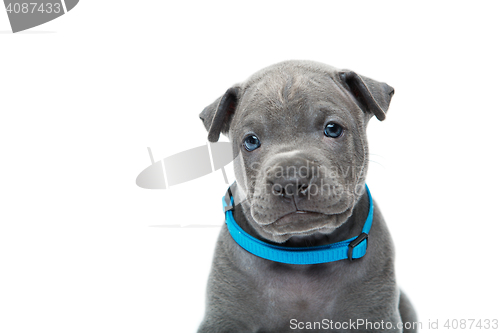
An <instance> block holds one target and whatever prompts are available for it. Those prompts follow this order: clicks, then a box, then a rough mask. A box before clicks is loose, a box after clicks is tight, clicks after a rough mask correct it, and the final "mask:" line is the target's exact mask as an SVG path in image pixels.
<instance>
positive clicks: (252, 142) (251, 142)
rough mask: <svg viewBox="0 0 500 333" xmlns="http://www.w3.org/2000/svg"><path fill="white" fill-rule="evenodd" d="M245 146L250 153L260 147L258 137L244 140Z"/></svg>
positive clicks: (250, 136) (248, 137) (251, 136)
mask: <svg viewBox="0 0 500 333" xmlns="http://www.w3.org/2000/svg"><path fill="white" fill-rule="evenodd" d="M243 146H244V147H245V149H246V150H248V151H253V150H255V149H257V148H259V147H260V140H259V138H258V137H257V136H256V135H253V134H252V135H249V136H247V137H246V138H245V139H244V140H243Z"/></svg>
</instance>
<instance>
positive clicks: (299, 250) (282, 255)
mask: <svg viewBox="0 0 500 333" xmlns="http://www.w3.org/2000/svg"><path fill="white" fill-rule="evenodd" d="M365 187H366V192H367V193H368V199H369V202H370V210H369V212H368V217H367V218H366V221H365V225H364V226H363V230H362V231H361V234H360V235H359V236H357V237H353V238H350V239H347V240H344V241H341V242H337V243H333V244H328V245H321V246H313V247H284V246H278V245H273V244H269V243H266V242H263V241H261V240H259V239H257V238H255V237H252V236H250V235H249V234H247V233H246V232H245V231H244V230H243V229H242V228H241V227H240V226H239V225H238V224H237V223H236V221H235V220H234V217H233V212H232V210H233V208H234V207H233V204H234V199H233V196H232V194H231V188H229V189H228V190H227V193H226V195H225V196H224V197H223V198H222V206H223V209H224V213H225V215H226V225H227V229H228V230H229V233H230V234H231V236H232V237H233V239H234V241H235V242H236V243H238V245H240V246H241V247H242V248H244V249H245V250H247V251H248V252H250V253H252V254H254V255H256V256H257V257H261V258H264V259H267V260H272V261H277V262H281V263H285V264H296V265H309V264H321V263H326V262H332V261H337V260H343V259H349V260H351V261H352V260H353V259H358V258H361V257H362V256H364V255H365V253H366V249H367V247H368V233H369V232H370V228H371V226H372V222H373V200H372V196H371V194H370V190H369V189H368V186H366V185H365Z"/></svg>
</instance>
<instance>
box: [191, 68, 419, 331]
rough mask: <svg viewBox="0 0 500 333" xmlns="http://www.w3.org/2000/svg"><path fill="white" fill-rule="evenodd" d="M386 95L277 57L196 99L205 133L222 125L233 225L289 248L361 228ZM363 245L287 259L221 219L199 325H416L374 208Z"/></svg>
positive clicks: (374, 86) (354, 78)
mask: <svg viewBox="0 0 500 333" xmlns="http://www.w3.org/2000/svg"><path fill="white" fill-rule="evenodd" d="M393 94H394V89H393V88H391V87H390V86H388V85H387V84H385V83H380V82H377V81H375V80H372V79H369V78H366V77H364V76H361V75H358V74H356V73H355V72H352V71H349V70H338V69H336V68H334V67H331V66H328V65H325V64H321V63H316V62H312V61H285V62H281V63H278V64H275V65H272V66H270V67H267V68H265V69H263V70H261V71H259V72H257V73H256V74H254V75H252V76H251V77H250V78H249V79H248V80H246V81H245V82H243V83H240V84H236V85H234V86H233V87H231V88H230V89H228V90H227V92H226V93H225V94H224V95H223V96H221V97H220V98H219V99H217V100H216V101H215V102H214V103H212V104H211V105H209V106H208V107H206V108H205V109H204V110H203V112H202V113H201V114H200V118H201V120H202V121H203V123H204V125H205V127H206V129H207V130H208V138H209V140H210V141H211V142H216V141H217V140H218V139H219V135H220V133H223V134H225V135H228V136H229V139H230V142H231V143H232V148H233V155H234V157H235V160H234V168H235V175H236V182H235V183H234V184H233V185H232V186H231V190H232V195H233V199H234V203H235V204H234V208H233V209H232V214H233V216H234V220H235V221H236V223H237V225H239V227H240V228H241V229H243V230H244V232H246V233H248V234H249V235H250V236H252V237H254V238H255V239H258V240H260V241H262V242H265V243H267V244H274V245H275V246H280V247H281V248H287V249H291V250H294V249H295V248H298V247H300V248H305V247H307V248H310V247H315V246H324V245H327V244H332V243H336V242H341V241H345V240H347V239H350V238H353V237H354V238H356V237H358V236H360V233H361V230H362V229H363V226H364V224H365V221H366V220H367V216H368V215H369V209H370V199H369V195H368V192H367V190H365V176H366V170H367V167H368V144H367V139H366V127H367V124H368V121H369V120H370V118H371V117H372V116H373V115H375V116H376V117H377V119H379V120H383V119H385V117H386V113H387V109H388V108H389V103H390V100H391V97H392V95H393ZM230 208H231V207H230ZM363 230H364V229H363ZM363 240H364V237H363ZM364 243H367V244H368V245H367V247H366V254H364V255H363V256H362V257H360V258H358V259H352V253H351V259H352V260H348V259H345V260H337V261H332V262H325V263H318V264H291V263H283V262H277V261H273V260H267V259H263V258H262V257H259V256H257V255H254V254H252V253H250V252H248V251H246V250H245V249H243V248H242V247H241V246H240V245H239V244H238V243H237V242H236V241H235V239H234V238H233V236H232V235H231V234H230V232H229V231H228V228H227V226H224V227H223V228H222V230H221V233H220V236H219V239H218V241H217V246H216V249H215V257H214V261H213V264H212V271H211V273H210V277H209V281H208V289H207V303H206V314H205V318H204V320H203V322H202V323H201V326H200V328H199V332H218V333H220V332H231V333H235V332H259V333H263V332H279V333H281V332H298V331H304V332H403V331H404V332H416V328H415V324H414V323H416V322H417V318H416V315H415V312H414V310H413V307H412V306H411V304H410V302H409V300H408V298H407V297H406V296H405V294H403V293H402V292H401V291H400V290H399V288H398V287H397V284H396V279H395V273H394V249H393V244H392V240H391V237H390V234H389V231H388V229H387V226H386V224H385V222H384V219H383V217H382V215H381V213H380V211H379V209H378V208H377V206H376V205H375V206H374V210H373V222H372V227H371V230H370V231H369V243H368V240H364V242H363V244H364ZM346 251H348V250H346ZM346 253H348V252H346ZM348 255H349V254H348ZM343 258H346V257H345V255H344V257H343ZM405 325H406V328H405V327H404V326H405ZM410 326H411V328H409V329H408V327H410ZM403 328H404V329H403Z"/></svg>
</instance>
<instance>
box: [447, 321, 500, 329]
mask: <svg viewBox="0 0 500 333" xmlns="http://www.w3.org/2000/svg"><path fill="white" fill-rule="evenodd" d="M443 326H444V327H445V328H447V329H454V330H456V329H484V330H488V329H494V330H496V329H498V319H448V320H446V322H445V323H444V325H443Z"/></svg>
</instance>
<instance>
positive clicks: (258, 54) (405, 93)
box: [0, 0, 500, 333]
mask: <svg viewBox="0 0 500 333" xmlns="http://www.w3.org/2000/svg"><path fill="white" fill-rule="evenodd" d="M469 3H471V5H466V4H465V3H458V2H425V1H420V2H414V3H413V4H409V3H407V2H404V3H403V2H395V1H394V2H381V1H379V2H376V3H374V2H359V1H356V2H350V3H349V4H348V2H347V1H343V2H332V1H325V2H321V1H316V2H309V3H307V5H306V2H293V1H282V2H258V1H252V2H250V1H247V2H236V1H228V2H214V1H204V2H201V1H200V2H182V1H176V2H172V1H170V2H167V1H163V2H160V1H135V2H132V1H117V0H115V1H88V0H83V1H81V2H80V3H79V4H78V5H77V6H76V7H75V8H74V9H73V10H72V11H71V12H69V13H68V14H66V15H64V16H62V17H60V18H58V19H56V20H54V21H52V22H49V23H47V24H44V25H42V26H39V27H36V28H33V29H31V30H29V31H27V32H24V33H18V34H11V33H9V29H10V26H9V22H8V18H7V14H6V13H5V11H3V10H0V30H2V33H1V34H0V112H1V118H0V140H1V141H0V142H1V150H0V151H1V154H0V170H1V172H0V196H1V198H0V207H1V208H0V223H1V224H0V332H5V333H13V332H30V333H32V332H53V333H55V332H65V333H66V332H148V333H153V332H193V331H195V330H196V327H197V326H198V325H199V323H200V321H201V319H202V316H203V311H204V298H205V285H206V281H207V277H208V273H209V268H210V264H211V261H212V253H213V249H214V245H215V241H216V237H217V234H218V232H219V230H220V227H206V228H188V227H183V228H181V227H178V228H172V227H170V228H168V227H154V226H158V225H183V226H188V225H189V224H206V225H213V224H222V220H223V216H222V212H221V197H222V195H223V194H224V191H225V189H226V186H227V185H226V184H225V183H224V181H223V177H222V173H221V172H220V171H218V172H215V173H213V174H211V175H209V176H206V177H204V178H200V179H197V180H193V181H191V182H189V183H185V184H182V185H177V186H175V187H171V188H170V189H168V190H145V189H141V188H139V187H137V186H136V184H135V178H136V176H137V175H138V174H139V173H140V172H141V171H142V170H143V169H144V168H146V167H147V166H148V165H149V164H150V159H149V155H148V152H147V149H146V147H151V148H152V150H153V154H154V157H155V159H160V158H164V157H167V156H169V155H172V154H175V153H178V152H182V151H184V150H187V149H190V148H194V147H197V146H200V145H203V144H205V143H206V132H205V130H204V128H203V126H202V124H201V121H200V120H199V119H198V114H199V112H201V110H202V109H203V108H204V107H205V106H206V105H208V104H210V103H211V102H213V101H214V100H215V99H216V98H217V97H219V96H220V95H221V94H223V93H224V92H225V90H226V89H227V88H228V87H230V86H231V85H232V84H234V83H236V82H239V81H242V80H244V79H246V78H247V77H248V76H249V75H251V74H252V73H254V72H255V71H257V70H259V69H261V68H263V67H265V66H268V65H270V64H273V63H275V62H278V61H282V60H287V59H310V60H316V61H320V62H324V63H327V64H330V65H333V66H336V67H339V68H349V69H352V70H355V71H357V72H358V73H360V74H362V75H365V76H368V77H371V78H373V79H376V80H379V81H384V82H387V83H388V84H390V85H391V86H393V87H394V88H395V90H396V94H395V96H394V98H393V102H392V104H391V107H390V110H389V114H388V117H387V120H386V121H384V122H378V121H377V120H376V119H373V120H372V123H371V125H370V127H369V133H368V135H369V140H370V149H371V160H372V163H371V166H370V171H369V176H368V184H369V185H370V189H371V192H372V194H373V196H374V198H375V200H376V201H377V202H378V204H379V205H380V207H381V209H382V212H383V214H384V216H385V219H386V221H387V223H388V224H389V227H390V230H391V233H392V236H393V238H394V242H395V245H396V250H397V266H396V270H397V279H398V282H399V284H400V285H401V287H402V288H403V289H404V290H405V291H406V292H407V294H408V295H409V296H410V298H411V300H412V302H413V303H414V305H415V307H416V309H417V311H418V314H419V319H420V320H421V321H422V322H423V324H424V330H423V332H425V331H429V330H427V329H425V328H426V327H427V325H428V322H429V320H432V321H435V320H437V319H438V320H439V324H440V326H441V327H442V325H443V324H444V321H445V320H446V319H477V320H478V319H494V318H496V319H500V313H499V312H498V309H499V305H498V299H499V297H500V292H499V289H498V284H497V281H498V280H499V279H500V274H499V270H498V266H499V259H498V258H499V257H498V255H499V252H500V251H499V249H498V248H499V247H498V246H499V245H498V244H497V243H498V234H499V231H500V230H499V226H498V225H499V222H500V218H499V217H498V215H499V213H498V206H499V199H500V198H499V195H498V192H497V189H498V187H499V185H500V184H499V181H498V177H497V173H498V170H499V166H500V165H499V161H498V155H499V149H498V143H499V142H498V141H499V140H498V132H499V131H498V124H499V120H500V107H499V98H498V87H499V84H498V77H499V75H500V66H499V64H498V59H500V52H499V48H498V32H499V31H500V30H499V28H500V24H499V23H498V8H497V6H495V2H493V1H490V2H486V1H484V2H477V3H476V4H474V5H472V2H469ZM226 170H227V172H228V174H229V175H230V177H231V178H232V172H231V166H228V167H227V168H226ZM152 226H153V227H152ZM440 331H446V330H445V329H441V330H440ZM461 331H462V332H467V331H469V330H461ZM472 331H475V332H477V331H479V330H478V329H476V330H470V332H472ZM481 331H483V330H481ZM489 331H491V330H489Z"/></svg>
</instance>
